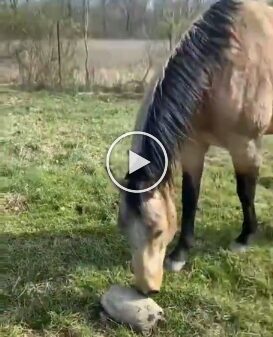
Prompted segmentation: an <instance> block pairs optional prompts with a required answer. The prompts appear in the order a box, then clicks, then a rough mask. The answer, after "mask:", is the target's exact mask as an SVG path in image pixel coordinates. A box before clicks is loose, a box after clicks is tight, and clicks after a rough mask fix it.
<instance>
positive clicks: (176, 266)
mask: <svg viewBox="0 0 273 337" xmlns="http://www.w3.org/2000/svg"><path fill="white" fill-rule="evenodd" d="M185 264H186V259H184V260H181V261H176V260H172V259H171V258H170V257H167V258H166V259H165V269H166V270H167V271H173V272H175V273H179V272H180V271H181V270H182V269H183V268H184V266H185Z"/></svg>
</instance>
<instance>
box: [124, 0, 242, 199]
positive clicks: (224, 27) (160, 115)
mask: <svg viewBox="0 0 273 337" xmlns="http://www.w3.org/2000/svg"><path fill="white" fill-rule="evenodd" d="M240 5H241V1H236V0H220V1H218V2H216V3H215V4H214V5H212V6H211V7H210V8H209V9H208V10H207V11H206V12H205V14H204V15H203V16H202V17H201V18H200V19H199V20H198V21H197V22H195V23H194V24H193V25H192V27H191V28H190V30H189V31H188V32H187V33H186V35H185V36H184V38H183V39H182V40H181V41H180V42H179V43H178V45H177V46H176V49H175V51H174V53H173V54H172V56H171V57H170V58H169V60H168V63H167V65H166V67H165V69H164V72H163V76H162V79H160V80H159V81H158V83H157V84H156V86H155V89H154V94H153V98H152V102H151V104H150V106H149V107H148V111H147V115H146V121H145V123H144V127H143V129H142V130H141V131H144V132H147V133H150V134H152V135H153V136H155V137H156V138H157V139H159V140H160V141H161V142H162V144H163V146H164V147H165V149H166V151H167V155H168V159H169V166H168V171H167V174H166V176H165V179H164V181H165V182H167V181H170V179H171V177H172V171H173V168H174V165H175V158H176V153H177V149H178V147H179V145H181V144H182V143H183V141H184V140H185V138H186V137H187V135H188V134H189V130H190V126H191V119H192V116H193V115H194V113H195V112H196V110H197V108H198V105H199V104H200V102H201V101H202V98H203V95H204V93H205V91H206V90H207V89H208V87H209V80H210V78H211V77H212V74H213V72H214V70H215V69H216V67H219V66H221V61H222V59H223V51H224V50H225V49H226V48H228V47H229V41H230V36H231V28H232V26H233V22H234V15H235V14H236V12H237V11H238V9H239V7H240ZM140 149H141V150H140V153H139V154H140V155H142V156H144V157H145V158H147V159H148V160H150V161H151V164H149V165H147V166H146V167H144V168H142V169H141V170H138V171H136V172H135V174H132V175H130V176H128V186H129V188H135V189H139V187H138V186H139V185H140V184H141V183H142V182H143V181H150V182H151V181H152V182H153V181H156V180H157V179H158V178H159V177H160V175H161V173H162V172H163V169H164V157H163V153H162V151H161V150H160V148H159V147H158V146H157V145H156V143H155V142H154V141H153V140H151V139H150V138H148V137H143V140H142V143H141V146H140ZM128 197H129V199H131V203H133V205H132V206H136V202H137V200H136V199H139V198H138V197H137V195H131V197H130V196H128Z"/></svg>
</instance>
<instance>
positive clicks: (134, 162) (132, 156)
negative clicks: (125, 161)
mask: <svg viewBox="0 0 273 337" xmlns="http://www.w3.org/2000/svg"><path fill="white" fill-rule="evenodd" d="M148 164H150V161H149V160H147V159H145V158H143V157H141V156H140V155H138V154H137V153H135V152H133V151H131V150H130V151H129V174H131V173H133V172H135V171H137V170H139V169H141V168H142V167H144V166H146V165H148Z"/></svg>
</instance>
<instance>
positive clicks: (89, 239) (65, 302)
mask: <svg viewBox="0 0 273 337" xmlns="http://www.w3.org/2000/svg"><path fill="white" fill-rule="evenodd" d="M138 104H139V102H137V101H133V100H118V99H116V98H113V97H109V98H105V97H104V98H103V99H102V98H101V99H100V98H96V97H92V96H69V95H52V94H48V93H45V92H40V93H22V92H17V91H4V90H2V91H0V116H1V117H0V118H1V120H0V122H1V125H3V126H4V127H3V128H2V130H1V146H2V150H3V151H1V158H0V161H1V176H0V186H1V195H0V213H1V218H0V219H1V227H0V230H1V234H0V235H1V236H0V249H1V251H2V252H1V257H2V260H3V263H1V265H0V266H1V269H2V272H3V273H2V276H4V277H2V276H1V278H0V281H1V283H2V285H3V287H1V288H2V289H3V290H1V291H0V299H2V300H1V302H2V304H1V307H0V310H1V317H2V319H1V330H0V335H1V337H38V336H44V337H55V336H56V337H105V336H107V337H115V336H118V337H125V336H126V337H127V336H135V334H134V333H133V332H132V331H130V330H129V329H128V328H126V327H123V326H120V325H118V324H115V323H109V324H108V325H105V324H103V323H101V322H100V319H99V317H100V315H99V313H100V305H99V298H100V296H101V294H102V293H103V292H104V291H105V290H106V289H107V288H108V287H109V286H110V285H111V284H114V283H119V284H130V282H131V279H132V276H131V274H130V271H129V264H128V261H129V259H130V255H129V251H128V248H127V245H126V242H124V240H123V238H122V237H121V236H120V234H119V233H118V231H117V229H116V213H117V200H118V192H117V191H116V190H115V189H114V188H113V186H112V184H111V183H110V181H109V179H108V177H107V174H106V172H105V169H104V158H105V154H106V151H107V149H108V147H109V145H110V144H111V143H112V141H113V140H114V139H115V138H116V137H117V136H119V135H120V134H122V133H123V132H125V131H127V130H131V129H132V126H133V123H134V117H135V113H136V111H137V107H138ZM264 152H265V156H264V157H265V160H264V164H263V168H262V171H261V179H260V183H259V186H258V193H257V213H258V216H259V219H260V220H261V222H262V224H261V226H260V235H259V240H258V242H257V244H256V245H255V246H254V248H253V249H252V250H251V251H249V252H248V253H246V254H242V255H237V254H233V253H231V252H229V251H228V249H227V246H228V245H229V243H230V241H231V240H232V239H233V238H235V236H236V235H237V234H238V233H239V231H240V228H241V216H242V215H241V210H240V206H239V202H238V200H237V196H236V194H235V190H236V189H235V184H234V178H233V172H232V169H231V163H230V159H229V157H228V156H227V155H226V154H225V153H224V152H223V151H220V150H215V149H213V150H212V151H211V152H210V155H209V157H208V158H207V161H206V172H205V176H204V181H203V185H202V193H201V200H200V205H199V211H198V216H197V230H196V237H197V244H196V248H195V249H194V250H193V252H192V254H191V258H190V261H189V264H188V266H187V267H186V269H185V270H184V271H183V272H182V273H180V274H171V273H166V275H165V280H164V286H163V288H162V291H161V292H160V294H159V295H157V296H156V297H155V299H156V301H157V302H158V303H159V304H160V305H161V306H162V307H163V308H164V310H165V313H166V316H167V323H166V324H164V325H162V326H161V327H160V328H159V329H158V330H157V331H156V332H155V333H154V335H155V336H164V337H168V336H181V337H199V336H200V337H216V336H219V337H226V336H234V337H235V336H236V337H261V336H262V337H272V336H273V249H272V247H273V220H272V214H273V213H272V212H273V211H272V202H273V139H272V138H267V139H266V140H265V146H264ZM177 200H179V190H178V193H177ZM178 205H179V202H178ZM3 258H4V259H3Z"/></svg>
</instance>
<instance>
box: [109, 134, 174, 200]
mask: <svg viewBox="0 0 273 337" xmlns="http://www.w3.org/2000/svg"><path fill="white" fill-rule="evenodd" d="M135 135H138V136H145V137H149V138H151V139H152V140H153V141H155V142H156V143H157V144H158V145H159V146H160V148H161V150H162V152H163V155H164V170H163V172H162V174H161V176H160V178H159V179H158V180H157V181H156V182H155V183H154V184H153V185H152V186H150V187H147V188H145V189H141V190H133V189H130V188H127V187H126V186H122V185H121V184H120V182H118V181H117V179H116V178H115V177H114V175H113V173H112V171H111V168H110V160H111V154H112V151H113V150H114V148H115V146H116V145H117V144H118V143H119V142H120V141H121V140H123V139H124V138H126V137H131V136H135ZM149 164H151V162H150V161H149V160H147V159H146V158H144V157H142V156H140V155H139V154H137V153H136V152H134V151H131V150H130V151H129V153H128V172H129V174H131V173H133V172H136V171H137V170H139V169H141V168H142V167H144V166H147V165H149ZM106 168H107V172H108V175H109V177H110V179H111V180H112V182H113V183H114V184H115V185H116V186H117V187H119V188H120V189H122V190H123V191H126V192H129V193H144V192H148V191H150V190H152V189H154V188H155V187H156V186H158V185H159V184H160V183H161V181H162V180H163V179H164V176H165V174H166V172H167V169H168V156H167V152H166V150H165V148H164V146H163V145H162V143H161V142H160V141H159V140H158V139H157V138H156V137H155V136H153V135H151V134H149V133H147V132H142V131H131V132H126V133H124V134H123V135H121V136H119V137H118V138H117V139H116V140H115V141H114V142H113V143H112V144H111V146H110V148H109V150H108V152H107V156H106Z"/></svg>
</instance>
